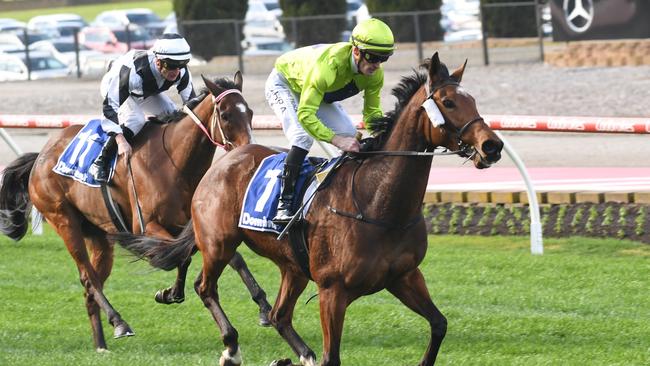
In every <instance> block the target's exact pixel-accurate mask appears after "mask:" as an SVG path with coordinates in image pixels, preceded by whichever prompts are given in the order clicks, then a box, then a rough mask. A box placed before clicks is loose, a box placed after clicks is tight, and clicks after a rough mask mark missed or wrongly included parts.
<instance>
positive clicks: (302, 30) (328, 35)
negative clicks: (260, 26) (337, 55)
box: [279, 0, 347, 47]
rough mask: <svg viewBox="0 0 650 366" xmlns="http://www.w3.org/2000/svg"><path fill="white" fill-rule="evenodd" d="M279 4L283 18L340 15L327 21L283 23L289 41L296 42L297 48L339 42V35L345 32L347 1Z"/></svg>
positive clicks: (298, 0)
mask: <svg viewBox="0 0 650 366" xmlns="http://www.w3.org/2000/svg"><path fill="white" fill-rule="evenodd" d="M279 4H280V7H281V8H282V17H283V18H294V17H306V16H317V15H340V17H336V18H327V19H317V18H309V19H304V20H296V21H295V22H292V21H290V20H284V21H282V25H283V26H284V30H285V33H286V34H287V39H288V40H289V41H291V42H295V44H296V47H302V46H308V45H312V44H317V43H333V42H336V41H339V40H340V36H339V35H340V34H341V32H343V31H344V30H345V27H346V19H345V14H346V11H347V5H346V1H345V0H327V1H323V0H280V2H279ZM294 26H295V27H296V29H295V30H294V29H293V27H294Z"/></svg>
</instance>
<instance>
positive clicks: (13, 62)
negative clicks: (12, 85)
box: [0, 52, 71, 81]
mask: <svg viewBox="0 0 650 366" xmlns="http://www.w3.org/2000/svg"><path fill="white" fill-rule="evenodd" d="M29 60H30V66H31V79H32V80H38V79H49V78H60V77H67V76H69V75H70V73H71V72H70V68H69V67H68V66H67V65H65V64H64V63H63V62H61V61H60V60H58V59H57V58H55V57H54V56H52V55H51V54H48V53H43V52H33V53H30V54H29ZM27 76H28V70H27V65H26V63H25V54H24V53H17V54H11V55H9V54H0V81H10V80H27Z"/></svg>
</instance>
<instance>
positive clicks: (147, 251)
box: [108, 220, 196, 271]
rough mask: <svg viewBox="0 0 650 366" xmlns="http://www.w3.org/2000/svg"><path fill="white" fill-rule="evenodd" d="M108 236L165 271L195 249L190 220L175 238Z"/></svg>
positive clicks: (182, 260) (127, 235) (184, 258)
mask: <svg viewBox="0 0 650 366" xmlns="http://www.w3.org/2000/svg"><path fill="white" fill-rule="evenodd" d="M108 238H109V240H115V241H117V242H118V243H119V244H120V246H122V247H123V248H124V249H126V250H128V251H129V252H131V253H133V254H134V255H136V256H137V257H139V258H140V259H144V260H146V261H148V262H149V264H151V265H152V266H153V267H156V268H160V269H163V270H165V271H170V270H172V269H174V268H177V267H178V266H180V265H181V264H182V263H184V262H185V261H187V260H188V259H189V258H190V257H191V256H192V254H194V252H195V251H196V245H195V241H194V227H193V226H192V220H190V221H189V222H188V223H187V224H186V225H185V227H184V228H183V231H182V232H181V233H180V235H179V236H178V237H177V238H175V239H161V238H152V237H148V236H144V235H135V234H131V233H116V234H110V235H108Z"/></svg>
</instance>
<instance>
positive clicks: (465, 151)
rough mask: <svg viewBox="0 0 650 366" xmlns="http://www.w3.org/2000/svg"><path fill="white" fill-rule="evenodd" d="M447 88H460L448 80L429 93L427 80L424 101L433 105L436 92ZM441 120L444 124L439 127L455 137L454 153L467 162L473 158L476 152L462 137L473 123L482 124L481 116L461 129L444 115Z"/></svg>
mask: <svg viewBox="0 0 650 366" xmlns="http://www.w3.org/2000/svg"><path fill="white" fill-rule="evenodd" d="M447 86H456V87H460V83H458V82H457V81H449V80H448V81H445V82H443V83H440V84H439V85H436V86H435V87H434V88H433V90H431V91H430V90H429V81H428V80H427V83H426V84H425V90H426V93H427V97H426V99H425V101H426V100H427V99H431V100H432V101H433V102H434V103H435V102H436V101H435V99H434V94H435V93H436V91H438V90H440V89H442V88H444V87H447ZM443 118H444V119H445V122H444V123H443V124H442V125H441V126H439V127H440V128H443V129H445V130H446V132H447V133H449V134H450V135H452V136H455V137H456V140H458V150H455V151H454V152H456V153H457V154H458V155H460V156H464V157H467V159H468V160H469V159H471V158H473V157H474V155H475V154H476V153H477V151H476V149H475V148H474V147H473V146H471V145H469V144H467V143H466V142H465V141H463V139H462V136H463V135H464V134H465V132H467V130H468V129H469V128H470V126H472V125H473V124H474V123H476V122H479V121H483V122H484V119H483V117H481V116H477V117H474V118H473V119H471V120H469V121H468V122H466V123H465V124H463V127H461V128H458V127H456V126H454V124H453V123H451V122H450V121H449V119H448V118H447V117H446V116H445V115H443Z"/></svg>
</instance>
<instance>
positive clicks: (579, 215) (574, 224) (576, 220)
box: [571, 206, 585, 234]
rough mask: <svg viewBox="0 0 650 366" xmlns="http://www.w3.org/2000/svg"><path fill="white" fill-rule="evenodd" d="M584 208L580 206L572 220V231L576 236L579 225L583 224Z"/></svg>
mask: <svg viewBox="0 0 650 366" xmlns="http://www.w3.org/2000/svg"><path fill="white" fill-rule="evenodd" d="M584 211H585V209H584V207H582V206H580V207H578V209H577V210H576V212H575V214H574V215H573V219H571V230H572V232H573V233H574V234H575V233H576V232H577V230H578V224H580V222H582V216H583V214H584Z"/></svg>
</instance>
